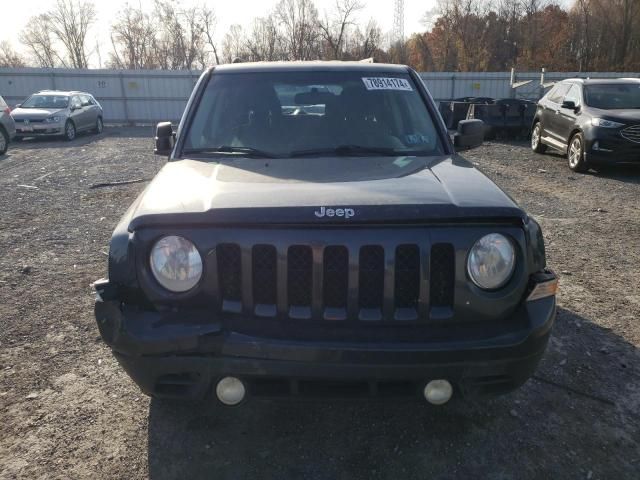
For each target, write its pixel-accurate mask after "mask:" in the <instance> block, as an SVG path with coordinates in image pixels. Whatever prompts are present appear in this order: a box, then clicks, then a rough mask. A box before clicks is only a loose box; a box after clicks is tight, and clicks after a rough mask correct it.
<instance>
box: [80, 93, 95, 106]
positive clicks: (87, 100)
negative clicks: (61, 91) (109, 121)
mask: <svg viewBox="0 0 640 480" xmlns="http://www.w3.org/2000/svg"><path fill="white" fill-rule="evenodd" d="M80 100H81V101H82V106H83V107H90V106H91V105H93V103H92V102H91V97H90V96H89V95H80Z"/></svg>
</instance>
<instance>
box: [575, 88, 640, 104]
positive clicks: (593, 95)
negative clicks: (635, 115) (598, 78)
mask: <svg viewBox="0 0 640 480" xmlns="http://www.w3.org/2000/svg"><path fill="white" fill-rule="evenodd" d="M584 99H585V103H586V104H587V105H589V106H590V107H593V108H601V109H603V110H617V109H629V108H640V84H638V83H608V84H602V85H588V86H586V87H585V89H584Z"/></svg>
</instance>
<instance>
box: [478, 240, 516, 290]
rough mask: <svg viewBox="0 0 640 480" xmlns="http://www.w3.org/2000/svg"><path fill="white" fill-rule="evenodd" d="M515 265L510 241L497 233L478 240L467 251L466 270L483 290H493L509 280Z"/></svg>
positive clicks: (514, 255)
mask: <svg viewBox="0 0 640 480" xmlns="http://www.w3.org/2000/svg"><path fill="white" fill-rule="evenodd" d="M515 265H516V254H515V251H514V249H513V245H512V243H511V241H509V239H508V238H507V237H505V236H504V235H501V234H499V233H490V234H489V235H485V236H484V237H482V238H481V239H480V240H478V241H477V242H476V243H475V245H474V246H473V247H472V248H471V251H470V252H469V258H468V259H467V272H469V276H470V277H471V280H473V283H475V284H476V285H477V286H478V287H480V288H482V289H483V290H495V289H496V288H500V287H502V286H503V285H504V284H505V283H507V282H508V281H509V279H510V278H511V275H512V274H513V270H514V269H515Z"/></svg>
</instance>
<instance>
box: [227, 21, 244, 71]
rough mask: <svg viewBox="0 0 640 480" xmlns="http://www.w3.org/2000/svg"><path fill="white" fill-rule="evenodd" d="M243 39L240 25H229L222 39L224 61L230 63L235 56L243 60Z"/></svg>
mask: <svg viewBox="0 0 640 480" xmlns="http://www.w3.org/2000/svg"><path fill="white" fill-rule="evenodd" d="M244 47H245V39H244V32H243V31H242V26H241V25H231V28H229V31H228V32H227V33H226V34H225V36H224V40H223V41H222V57H223V59H224V61H225V62H226V63H232V62H233V61H234V60H235V59H236V58H239V59H241V60H245V58H244V57H245V48H244Z"/></svg>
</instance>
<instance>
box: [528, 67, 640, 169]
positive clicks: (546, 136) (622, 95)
mask: <svg viewBox="0 0 640 480" xmlns="http://www.w3.org/2000/svg"><path fill="white" fill-rule="evenodd" d="M547 147H552V148H555V149H557V150H560V151H561V152H563V153H566V154H567V158H568V160H569V168H570V169H571V170H573V171H574V172H586V171H587V170H588V169H589V167H591V166H593V167H596V168H597V167H598V166H607V165H613V164H618V163H636V164H640V79H633V78H628V79H608V80H607V79H600V80H582V79H570V80H564V81H562V82H560V83H558V84H556V85H555V86H554V87H553V88H552V89H551V90H550V91H549V92H548V93H547V94H546V95H545V96H544V97H543V98H542V99H541V100H540V102H538V109H537V112H536V115H535V118H534V121H533V129H532V131H531V148H532V149H533V151H534V152H536V153H544V152H545V151H546V149H547Z"/></svg>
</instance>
